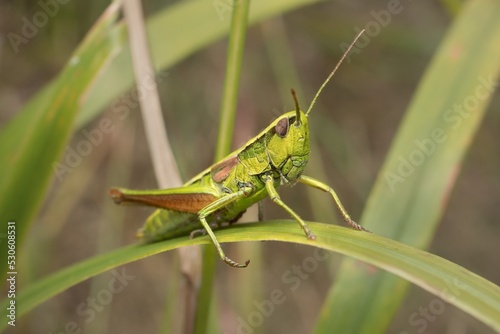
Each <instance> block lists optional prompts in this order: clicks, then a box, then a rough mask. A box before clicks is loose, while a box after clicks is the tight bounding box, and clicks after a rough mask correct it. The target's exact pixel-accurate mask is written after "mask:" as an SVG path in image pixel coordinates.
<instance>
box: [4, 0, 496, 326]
mask: <svg viewBox="0 0 500 334" xmlns="http://www.w3.org/2000/svg"><path fill="white" fill-rule="evenodd" d="M207 1H208V0H207ZM172 3H174V2H173V1H144V2H143V4H144V8H145V11H146V13H147V14H148V15H152V14H154V13H155V12H156V11H158V10H160V9H161V8H163V7H165V6H169V5H171V4H172ZM460 5H461V2H454V1H442V2H437V1H433V2H431V1H427V2H424V1H418V2H417V1H415V2H404V3H403V8H404V10H402V12H401V13H399V14H397V15H393V16H392V17H391V21H390V24H388V25H387V26H386V27H383V28H381V30H380V33H379V34H377V35H376V36H374V37H369V43H368V45H367V46H366V47H363V48H362V49H361V52H359V53H358V54H353V55H352V56H351V57H350V58H349V59H350V60H351V61H350V62H345V63H344V64H343V65H342V67H341V69H340V71H339V72H338V73H337V75H336V76H335V77H334V79H333V81H332V83H331V84H329V86H328V87H327V88H326V89H325V91H324V93H323V95H322V96H321V98H320V99H319V101H318V104H317V105H316V107H315V109H314V110H313V112H312V115H311V118H310V126H311V135H312V136H313V137H314V140H315V142H316V143H317V144H318V147H317V148H314V149H313V150H312V151H311V155H312V156H313V158H312V159H311V163H310V165H309V166H308V174H309V175H312V176H315V177H317V178H319V179H322V180H324V181H325V182H326V183H328V184H330V185H331V186H333V187H334V188H335V190H336V191H337V193H338V194H339V196H340V198H341V200H342V201H343V203H344V205H345V206H346V208H347V209H348V211H349V212H350V214H351V216H352V217H353V218H354V219H359V216H360V213H361V211H362V209H363V207H364V205H365V201H366V198H367V196H368V194H369V192H370V189H371V186H372V184H373V182H374V179H375V176H376V175H377V172H378V170H379V168H380V166H381V163H382V162H383V160H384V157H385V155H386V154H387V151H388V148H389V146H390V144H391V142H392V140H393V138H394V136H395V132H396V129H397V128H398V125H399V123H400V121H401V119H402V117H403V114H404V112H405V110H406V108H407V106H408V103H409V100H410V98H411V97H412V95H413V94H414V93H415V88H416V86H417V84H418V82H419V80H420V79H421V76H422V73H423V71H424V69H425V68H426V66H427V65H428V63H429V60H430V59H431V57H432V55H433V53H434V52H435V50H436V48H437V46H438V45H439V43H440V41H441V38H442V37H443V34H444V33H445V31H446V29H447V28H448V27H449V25H450V23H451V21H452V20H453V18H454V16H455V15H457V12H458V10H459V8H460ZM39 6H40V5H39V3H38V2H35V1H33V2H27V1H2V2H1V3H0V34H1V35H0V38H1V39H0V126H3V125H4V124H5V123H6V122H8V121H9V120H10V119H11V118H12V117H13V116H14V115H15V114H16V112H18V111H19V110H20V109H21V108H22V107H23V105H24V104H25V103H26V102H27V101H28V100H29V99H30V98H31V97H33V96H34V94H35V93H36V92H38V91H39V90H40V89H41V88H42V87H44V85H46V84H47V83H48V82H49V81H50V80H51V79H52V78H54V76H55V75H57V74H58V73H59V71H60V70H61V68H62V67H63V66H64V65H65V64H66V63H67V62H68V60H69V57H70V55H71V53H72V52H73V51H74V49H75V48H76V46H77V45H78V44H79V43H80V42H81V40H82V38H83V36H84V35H85V33H86V32H87V31H88V30H89V28H90V27H91V26H92V25H93V24H94V23H95V20H96V19H97V18H98V17H99V16H100V15H101V13H102V12H103V10H104V9H105V8H106V6H107V3H105V2H95V1H94V2H92V1H89V2H76V1H75V2H69V3H68V4H65V5H61V8H60V10H59V12H58V13H57V15H55V16H54V17H53V18H51V19H50V20H49V21H48V23H47V24H46V25H45V26H43V27H42V28H40V31H39V32H38V33H37V34H36V36H35V37H33V38H32V39H30V40H29V42H28V43H26V44H22V45H19V52H17V53H16V52H14V48H13V47H12V44H11V43H10V41H9V39H8V38H7V34H8V33H9V32H19V31H20V29H21V28H22V26H23V17H32V15H33V14H34V13H36V12H37V11H39V10H40V7H39ZM386 7H387V1H371V2H369V3H368V2H362V1H329V2H321V3H318V4H313V5H309V6H304V7H301V8H299V9H297V10H294V11H292V12H289V13H287V14H285V15H283V16H281V17H278V18H273V19H270V20H266V21H264V22H262V23H261V24H257V25H254V26H251V27H250V28H249V30H248V35H247V42H246V46H245V56H244V60H243V70H242V80H241V87H240V95H239V104H238V112H237V119H236V126H235V135H234V148H237V147H238V146H239V145H241V144H243V143H244V142H246V141H247V140H248V139H250V138H251V137H253V136H254V135H255V134H257V133H258V132H259V131H260V130H261V129H262V128H263V127H265V126H266V125H267V124H268V123H269V122H270V121H272V120H273V119H274V118H275V117H276V116H278V115H279V114H280V113H282V112H284V111H288V110H291V109H293V102H292V99H291V97H290V96H288V91H289V88H291V87H295V88H297V89H299V90H300V91H301V93H300V94H299V99H300V102H301V104H302V107H303V108H305V107H306V106H307V105H308V104H309V103H310V101H311V99H312V97H313V95H314V92H315V91H316V90H317V88H318V87H319V85H320V84H321V82H322V81H323V80H324V78H325V77H326V76H327V74H328V73H329V72H330V70H331V69H332V67H333V66H334V65H335V63H336V62H337V60H338V59H339V58H340V56H341V54H342V50H341V48H340V44H341V43H349V42H350V41H351V40H352V38H353V37H354V35H355V33H356V27H363V26H364V25H365V24H366V22H369V21H373V20H374V18H373V14H371V11H373V10H375V11H378V10H380V9H384V8H386ZM213 15H215V16H216V15H218V14H217V11H216V9H215V7H214V13H213ZM225 20H229V17H226V18H225ZM277 32H278V33H277ZM178 33H179V34H182V33H183V32H182V31H179V32H178ZM280 34H285V35H284V36H285V40H286V41H287V43H289V45H290V49H289V50H288V51H287V54H286V55H282V54H280V52H281V51H283V50H285V51H286V50H287V49H282V48H281V49H280V45H279V43H281V42H282V41H283V35H280ZM165 43H166V44H168V40H165ZM226 47H227V39H226V38H224V39H222V40H219V41H218V42H216V43H214V44H212V45H210V46H209V47H207V48H204V49H203V50H201V51H199V52H196V53H195V54H193V55H191V56H189V57H188V58H187V59H185V60H183V61H181V62H179V63H177V64H176V65H175V66H173V67H172V68H170V69H168V70H166V71H164V72H163V74H162V76H161V78H162V79H163V80H162V82H161V83H160V84H159V86H158V88H159V91H160V94H161V102H162V107H163V110H164V117H165V123H166V127H167V130H168V134H169V139H170V141H171V144H172V146H173V150H174V154H175V156H176V159H177V163H178V166H179V168H180V171H181V174H182V177H183V179H184V180H187V179H189V178H190V177H191V176H193V175H195V174H197V173H198V172H199V171H201V170H202V169H204V168H206V167H207V166H209V165H210V164H211V163H212V157H213V155H214V147H215V140H216V136H217V127H218V111H219V104H220V98H221V91H222V85H223V77H224V70H225V61H226ZM280 50H281V51H280ZM287 59H292V60H293V63H292V64H291V65H292V66H293V69H291V70H290V69H287V68H285V69H284V74H283V73H281V74H279V75H276V73H280V72H279V70H278V69H277V64H283V63H285V60H287ZM123 71H132V69H131V68H130V69H126V68H124V69H123ZM294 72H295V73H297V74H298V78H297V80H294V74H293V73H294ZM287 75H289V76H290V77H287ZM117 80H119V79H117ZM288 81H291V82H288ZM299 85H300V86H299ZM499 106H500V99H499V96H498V93H496V95H495V97H494V98H493V101H492V103H491V105H490V107H489V112H487V114H486V117H485V119H484V121H483V123H482V125H481V128H480V130H479V131H478V133H477V136H476V137H475V139H474V141H473V143H472V145H471V147H470V150H469V152H468V154H467V156H466V159H465V163H464V165H463V168H462V170H461V171H457V173H459V176H458V179H457V182H456V184H455V186H454V189H453V191H452V192H451V193H450V198H449V201H448V203H447V209H446V211H445V214H444V217H443V218H442V222H441V224H440V226H439V228H438V230H437V232H436V235H435V238H434V242H433V243H432V245H431V247H430V249H429V251H430V252H432V253H435V254H437V255H440V256H442V257H444V258H446V259H449V260H451V261H453V262H455V263H457V264H460V265H462V266H464V267H466V268H467V269H469V270H471V271H473V272H475V273H477V274H478V275H480V276H483V277H485V278H486V279H488V280H490V281H492V282H495V283H497V284H498V283H500V269H499V267H498V265H497V264H498V259H497V257H498V254H500V245H499V243H498V242H497V239H498V235H499V232H500V230H499V229H500V227H499V225H498V224H497V222H498V217H500V208H499V206H498V203H499V199H500V173H499V170H500V157H499V154H498V153H499V152H500V136H499V130H500V115H499V113H498V112H497V111H498V109H499ZM137 111H138V110H134V108H132V109H131V112H130V114H129V115H128V116H127V117H124V119H120V118H117V115H116V113H112V112H111V111H105V112H104V113H102V114H101V115H100V116H99V117H97V118H96V119H93V120H91V121H90V122H89V123H87V124H85V125H84V126H83V127H82V128H81V129H77V130H75V133H74V135H73V138H72V140H71V142H70V144H69V146H70V147H72V148H76V147H77V145H78V143H79V142H81V141H82V140H84V139H86V137H85V133H86V131H88V132H90V131H92V130H93V129H96V128H98V127H99V122H100V120H101V119H102V118H105V117H109V118H111V119H113V120H114V123H113V124H114V130H113V131H111V133H109V134H105V135H104V136H103V138H102V142H101V143H100V144H99V145H95V146H94V147H93V149H92V152H91V154H89V155H88V156H87V157H84V158H83V160H82V162H81V164H79V165H78V166H77V167H76V168H74V169H73V170H72V172H71V173H66V174H64V175H63V176H62V178H61V179H58V178H56V177H55V178H54V180H53V181H52V184H51V188H50V194H49V196H48V197H47V199H46V201H45V202H44V205H43V208H42V210H41V212H40V213H39V214H38V215H37V218H36V221H35V223H34V224H33V226H32V227H33V228H32V229H31V230H30V235H29V239H28V240H27V242H26V243H25V245H24V246H25V248H23V252H24V255H23V256H24V257H23V260H24V261H23V263H22V270H23V271H22V272H23V274H22V275H20V276H19V280H20V284H27V283H29V282H31V281H34V280H36V279H37V278H39V277H43V276H46V275H47V274H49V273H52V272H54V271H56V270H58V269H60V268H63V267H65V266H67V265H69V264H72V263H75V262H77V261H79V260H82V259H85V258H88V257H91V256H92V255H94V254H96V253H102V252H104V251H106V250H109V249H114V248H116V247H118V246H120V245H125V244H130V243H132V242H134V241H135V238H134V233H135V230H136V229H137V228H139V227H140V226H141V224H142V222H143V221H144V219H145V218H146V217H147V216H148V215H149V213H150V212H151V210H150V209H147V208H138V207H129V208H123V207H115V206H114V205H113V204H112V203H111V200H109V199H108V198H107V190H108V189H109V188H110V187H111V186H115V185H119V186H126V187H130V188H155V187H156V181H155V177H154V174H153V170H152V167H151V163H150V157H149V153H148V151H147V146H146V142H145V138H144V133H143V127H142V123H141V120H140V117H139V114H138V113H137ZM22 135H23V134H22V133H19V136H20V137H21V136H22ZM48 149H50V148H48ZM280 193H281V194H282V196H283V199H284V201H285V202H287V203H291V204H290V205H291V206H292V207H293V208H294V209H295V210H296V211H297V212H298V213H299V214H301V215H302V216H303V217H304V218H305V219H313V218H314V219H315V220H318V221H325V222H326V221H331V220H328V218H327V217H329V215H330V212H328V211H333V203H331V202H330V200H329V198H327V196H326V195H323V194H319V196H317V197H315V198H319V199H317V200H316V199H314V200H313V202H316V201H321V203H323V204H322V205H323V208H324V210H325V212H324V213H322V212H320V213H316V215H318V214H319V215H320V217H316V216H315V215H313V213H312V210H311V201H308V200H306V198H307V197H306V196H305V192H304V188H303V187H302V186H300V185H298V186H296V187H294V188H281V190H280ZM323 201H324V202H323ZM265 205H266V218H278V217H280V218H282V217H286V215H285V214H284V213H283V212H282V210H280V209H279V208H275V207H274V205H272V203H270V202H269V201H266V202H265ZM394 205H395V206H397V205H398V204H397V203H394ZM322 214H323V217H321V215H322ZM250 219H252V218H250ZM380 223H381V224H383V222H380ZM374 232H375V233H376V232H377V231H376V230H374ZM225 249H227V252H228V253H230V254H235V252H237V251H238V250H237V249H236V248H235V247H234V246H233V245H225ZM262 252H263V254H262V263H260V264H255V266H256V267H257V266H258V265H260V266H261V269H262V271H261V272H259V273H257V274H255V273H254V274H253V275H254V276H253V277H255V278H256V279H257V280H256V281H254V282H252V284H255V285H258V286H261V287H262V296H260V297H259V296H254V298H255V299H256V300H261V299H262V298H266V297H267V296H269V293H270V291H272V290H273V289H276V288H277V289H281V290H283V291H285V292H286V295H285V296H286V301H285V302H284V303H283V304H281V305H279V306H277V308H276V310H275V312H274V313H273V314H272V317H271V318H270V319H268V320H267V321H266V324H265V327H264V328H261V329H260V330H257V331H256V332H266V333H276V332H280V333H306V332H310V331H311V330H312V328H313V325H314V323H315V321H316V318H317V316H318V313H319V311H320V310H321V306H322V303H323V301H324V298H325V292H326V291H327V290H328V288H329V286H330V284H331V281H332V279H333V278H334V277H335V272H336V269H337V267H338V264H339V262H340V260H341V257H340V256H339V255H337V254H330V255H329V258H328V260H327V261H325V263H326V265H325V266H319V269H318V270H316V271H314V272H313V273H311V274H309V276H308V277H307V278H306V279H304V280H302V281H301V285H300V287H299V288H297V289H296V290H294V291H292V290H291V289H290V284H286V283H284V281H283V279H282V276H283V275H284V273H286V272H287V271H288V270H291V269H292V268H293V267H294V266H297V265H300V264H301V263H302V261H303V260H304V259H306V258H308V257H311V256H313V254H314V249H313V248H307V247H303V246H297V245H292V244H282V243H265V244H263V245H262ZM178 266H179V263H178V254H177V253H176V252H169V253H167V254H161V255H159V256H155V257H151V258H148V259H146V260H143V261H139V262H136V263H132V264H130V265H127V266H125V268H126V272H127V274H129V275H132V276H133V277H134V279H133V280H132V281H130V284H128V285H127V286H126V287H125V288H124V290H123V292H120V293H116V294H114V295H113V297H112V301H111V302H110V303H109V304H107V305H105V306H104V307H102V309H101V308H99V310H98V311H96V312H95V316H96V317H95V319H92V321H88V323H87V322H86V320H87V319H90V314H85V315H82V314H79V313H78V311H77V310H78V308H79V306H80V305H81V304H82V303H87V305H89V304H88V303H89V300H88V298H89V296H96V294H98V293H99V291H100V289H101V288H100V287H102V286H103V285H106V284H107V282H108V281H109V280H110V278H111V277H113V274H111V273H106V274H103V275H101V276H99V277H97V278H96V279H94V280H92V281H86V282H84V283H82V284H80V285H78V286H77V287H75V288H72V289H70V290H69V291H66V292H64V293H63V294H61V295H59V296H57V297H56V298H53V299H51V300H50V301H49V302H47V303H44V304H43V305H41V306H40V307H38V308H36V309H35V310H34V311H33V312H31V313H30V314H29V315H28V316H26V317H24V318H23V319H22V320H21V321H20V326H19V327H18V328H16V330H10V331H8V332H9V333H10V332H12V333H14V332H19V333H23V332H26V333H28V332H29V333H59V332H63V331H64V330H65V326H66V325H67V324H68V323H70V322H73V321H74V322H75V323H76V324H77V325H78V327H79V328H82V329H83V332H87V333H99V332H102V333H104V332H107V333H131V332H145V333H155V332H158V329H159V328H160V327H162V326H163V325H164V324H163V322H164V321H165V320H164V319H166V318H169V317H168V315H169V314H173V315H174V319H176V318H177V319H179V322H180V319H181V316H180V314H181V312H182V305H183V301H182V297H179V296H176V297H175V298H178V302H177V303H176V302H172V300H170V299H169V296H174V295H176V294H175V290H178V289H179V286H180V285H181V284H182V282H181V281H180V277H179V272H178ZM218 266H219V268H218V270H217V278H216V286H215V291H216V296H217V303H218V305H219V307H218V310H217V312H218V313H219V315H218V319H220V326H221V328H222V331H223V332H224V333H226V332H227V333H234V332H235V330H234V329H235V327H236V326H237V325H238V324H239V323H238V318H239V317H240V318H243V319H247V314H249V313H248V311H250V312H251V311H252V310H254V309H255V306H250V308H248V305H247V306H241V305H237V304H238V303H239V302H241V300H238V299H237V298H236V296H237V295H238V294H240V293H242V291H243V290H245V286H235V285H233V284H230V283H231V282H232V281H235V280H236V281H237V280H239V279H240V277H241V275H244V274H245V273H243V272H240V271H237V270H231V269H229V268H227V267H226V266H225V265H224V264H222V263H219V264H218ZM20 270H21V269H20ZM117 270H118V271H121V269H117ZM165 296H166V297H165ZM435 299H436V297H435V296H433V295H430V294H428V293H427V292H425V291H423V290H421V289H419V288H415V287H412V288H411V290H410V293H409V294H408V296H407V298H406V300H405V303H404V305H403V307H402V308H401V309H400V311H399V313H398V314H397V317H396V318H395V319H394V321H393V323H392V325H391V326H390V330H389V332H390V333H419V331H417V330H419V329H421V328H422V327H421V326H420V325H415V323H412V322H411V321H410V318H411V317H412V315H413V314H414V313H415V312H417V313H418V312H420V310H421V309H422V308H429V307H430V305H431V304H432V303H433V301H434V300H435ZM176 305H178V307H175V306H176ZM171 328H172V332H176V330H177V331H178V330H179V329H180V328H181V324H180V323H179V324H175V323H174V324H173V325H172V327H171ZM425 333H492V330H491V329H489V328H488V327H486V326H485V325H483V324H481V323H479V322H478V321H477V320H475V319H473V318H471V317H470V316H468V315H466V314H464V313H463V312H462V311H460V310H457V309H455V308H454V307H452V306H449V305H447V304H446V305H445V307H444V310H442V313H441V312H440V313H439V314H438V315H436V316H435V317H433V318H432V320H429V321H428V322H427V325H426V328H425Z"/></svg>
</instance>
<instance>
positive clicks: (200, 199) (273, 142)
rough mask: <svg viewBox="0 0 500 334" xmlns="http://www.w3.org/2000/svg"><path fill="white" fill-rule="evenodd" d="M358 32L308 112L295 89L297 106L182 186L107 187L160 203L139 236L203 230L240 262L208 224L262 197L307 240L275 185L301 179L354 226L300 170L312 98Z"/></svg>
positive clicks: (235, 215)
mask: <svg viewBox="0 0 500 334" xmlns="http://www.w3.org/2000/svg"><path fill="white" fill-rule="evenodd" d="M362 33H363V31H362V32H361V33H360V34H358V36H357V37H356V38H355V39H354V41H353V42H352V44H351V45H350V46H349V48H348V49H347V51H346V52H345V53H344V55H343V56H342V58H341V59H340V61H339V62H338V63H337V65H336V66H335V68H334V69H333V71H332V72H331V73H330V75H329V76H328V78H327V79H326V80H325V82H324V83H323V84H322V85H321V87H320V88H319V89H318V92H317V93H316V95H315V97H314V99H313V100H312V102H311V105H310V106H309V109H308V110H307V112H305V113H304V112H303V111H302V110H301V109H300V107H299V103H298V100H297V96H296V94H295V91H293V90H292V96H293V99H294V102H295V110H294V111H290V112H287V113H286V114H284V115H282V116H280V117H278V119H276V120H275V121H274V122H272V123H271V124H270V125H269V126H268V127H267V128H265V129H264V130H263V131H262V132H261V133H259V134H258V135H257V136H256V137H254V138H252V139H251V140H249V141H248V142H247V143H246V144H245V145H243V146H242V147H241V148H239V149H238V150H236V151H234V152H233V153H231V154H229V155H228V156H227V157H226V158H225V159H222V161H219V162H218V163H216V164H214V165H212V166H210V167H208V168H207V169H206V170H204V171H203V172H201V173H200V174H198V175H197V176H195V177H194V178H192V179H191V180H189V181H188V182H186V183H185V184H184V186H182V187H179V188H171V189H159V190H128V189H123V188H116V189H111V190H110V192H109V194H110V196H111V197H112V198H113V200H114V201H115V202H116V203H118V204H122V203H137V204H143V205H148V206H153V207H156V208H159V210H156V211H155V212H154V213H153V214H152V215H151V216H150V217H149V218H148V219H147V220H146V223H145V224H144V226H143V227H142V229H141V230H139V232H138V236H139V237H141V238H143V239H144V240H145V241H147V242H154V241H159V240H163V239H170V238H173V237H176V236H181V235H187V234H189V233H190V234H191V236H193V235H194V234H195V233H196V232H198V231H202V232H203V233H207V234H208V235H209V236H210V239H212V242H213V244H214V246H215V248H217V251H218V253H219V255H220V257H221V259H222V260H224V262H226V263H227V264H229V265H230V266H233V267H238V268H244V267H246V266H247V265H248V263H249V262H250V261H249V260H247V261H246V262H245V263H244V264H241V263H238V262H235V261H233V260H231V259H230V258H228V257H227V256H226V255H225V254H224V251H223V250H222V247H221V245H220V244H219V242H218V241H217V238H216V237H215V235H214V233H213V231H212V228H213V227H217V226H219V225H220V224H222V223H226V222H227V223H233V222H236V221H237V220H238V219H239V218H240V217H241V216H242V214H243V213H244V212H245V210H246V209H247V208H248V207H250V206H251V205H253V204H255V203H258V202H259V201H261V200H262V199H264V198H265V197H270V198H271V200H272V201H273V202H274V203H276V204H278V205H279V206H281V207H282V208H283V209H285V211H287V212H288V213H289V214H290V215H291V216H292V217H293V218H295V220H296V221H297V222H298V223H299V225H300V227H301V228H302V229H303V230H304V233H305V234H306V237H307V238H308V239H311V240H314V239H316V236H315V235H314V234H313V233H312V232H311V230H310V229H309V227H308V226H307V224H306V223H305V222H304V221H303V220H302V218H300V217H299V216H298V215H297V214H296V213H295V212H294V211H293V210H292V209H291V208H290V207H288V206H287V205H286V204H285V203H284V202H283V201H282V200H281V198H280V196H279V194H278V192H277V191H276V188H277V187H278V186H280V185H282V184H289V185H293V184H295V183H297V182H301V183H303V184H306V185H308V186H311V187H314V188H317V189H319V190H322V191H325V192H327V193H329V194H330V195H331V196H332V197H333V200H334V201H335V204H336V205H337V208H338V209H339V211H340V214H341V215H342V217H343V219H344V221H345V222H346V223H347V224H348V225H349V226H351V227H353V228H355V229H357V230H365V229H364V228H363V227H361V226H360V225H358V224H357V223H355V222H354V221H353V220H352V219H351V217H350V216H349V214H348V213H347V211H346V210H345V209H344V206H343V205H342V203H341V202H340V200H339V198H338V196H337V194H336V193H335V191H334V190H333V189H332V188H331V187H329V186H328V185H326V184H324V183H322V182H320V181H318V180H315V179H313V178H312V177H309V176H305V175H303V174H302V173H303V171H304V169H305V167H306V164H307V162H308V160H309V125H308V120H307V117H308V115H309V113H310V112H311V109H312V107H313V106H314V103H315V102H316V99H317V98H318V96H319V95H320V93H321V91H322V90H323V88H324V87H325V86H326V84H327V83H328V81H329V80H330V79H331V77H332V76H333V74H334V73H335V72H336V71H337V69H338V67H339V66H340V64H341V63H342V61H343V60H344V59H345V57H346V55H347V54H348V53H349V51H350V50H351V48H352V47H353V45H354V44H355V43H356V41H357V40H358V38H359V37H360V36H361V34H362Z"/></svg>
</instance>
